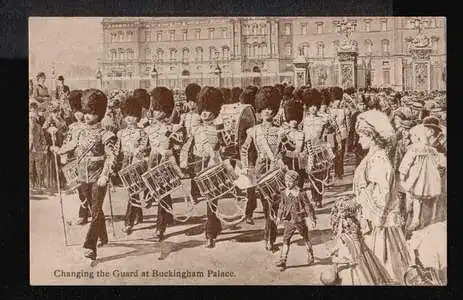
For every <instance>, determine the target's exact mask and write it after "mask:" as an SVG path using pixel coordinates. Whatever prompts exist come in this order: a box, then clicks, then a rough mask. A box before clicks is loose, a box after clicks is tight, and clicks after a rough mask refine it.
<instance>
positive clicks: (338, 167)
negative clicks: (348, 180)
mask: <svg viewBox="0 0 463 300" xmlns="http://www.w3.org/2000/svg"><path fill="white" fill-rule="evenodd" d="M336 146H337V145H336ZM336 148H337V147H336ZM335 151H336V152H334V153H336V155H335V158H334V174H335V175H336V176H337V177H339V178H342V177H343V176H344V154H345V151H346V139H343V140H342V141H341V149H340V150H338V149H335Z"/></svg>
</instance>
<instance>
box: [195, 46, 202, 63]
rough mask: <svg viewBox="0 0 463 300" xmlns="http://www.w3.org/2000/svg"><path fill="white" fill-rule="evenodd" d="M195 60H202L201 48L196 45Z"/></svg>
mask: <svg viewBox="0 0 463 300" xmlns="http://www.w3.org/2000/svg"><path fill="white" fill-rule="evenodd" d="M195 58H196V61H197V62H202V61H203V48H201V47H198V48H196V56H195Z"/></svg>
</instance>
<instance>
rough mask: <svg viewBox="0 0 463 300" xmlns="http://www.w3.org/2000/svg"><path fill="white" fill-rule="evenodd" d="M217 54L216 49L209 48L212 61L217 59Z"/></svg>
mask: <svg viewBox="0 0 463 300" xmlns="http://www.w3.org/2000/svg"><path fill="white" fill-rule="evenodd" d="M216 52H217V50H216V49H215V47H209V60H210V61H214V60H216V59H217V54H216Z"/></svg>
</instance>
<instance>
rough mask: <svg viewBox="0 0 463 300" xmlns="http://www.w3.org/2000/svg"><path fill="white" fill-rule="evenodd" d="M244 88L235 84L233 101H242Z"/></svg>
mask: <svg viewBox="0 0 463 300" xmlns="http://www.w3.org/2000/svg"><path fill="white" fill-rule="evenodd" d="M242 92H243V90H242V89H241V88H240V87H237V86H235V87H234V88H232V89H231V103H238V102H240V96H241V93H242Z"/></svg>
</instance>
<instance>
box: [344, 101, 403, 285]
mask: <svg viewBox="0 0 463 300" xmlns="http://www.w3.org/2000/svg"><path fill="white" fill-rule="evenodd" d="M356 132H357V133H358V134H359V143H360V144H361V146H362V148H364V149H368V153H367V155H366V156H365V157H364V158H363V160H362V161H361V162H360V164H359V165H358V167H357V168H356V169H355V172H354V178H353V192H354V194H355V196H356V201H357V202H358V203H359V204H360V205H361V220H360V221H361V224H362V227H363V232H364V238H365V243H366V245H367V246H368V247H369V248H370V249H371V250H372V251H373V253H374V254H375V255H376V256H377V257H378V258H379V260H380V261H381V262H382V263H383V264H384V266H385V267H386V269H387V271H388V273H389V274H390V275H391V276H392V277H393V278H394V279H395V280H396V281H398V282H399V283H402V284H403V276H404V274H405V272H406V270H407V268H408V266H409V265H410V263H411V254H410V251H409V249H408V247H407V244H406V242H405V237H404V234H403V232H402V230H401V226H402V225H403V218H402V217H401V214H400V203H399V201H398V199H397V197H395V195H394V193H393V191H395V188H394V184H395V180H394V178H395V176H394V175H395V174H394V171H393V168H392V165H391V162H390V160H389V158H388V155H387V150H386V149H387V148H388V147H390V145H391V143H393V141H394V136H395V132H394V129H393V128H392V125H391V123H390V121H389V118H388V116H387V115H386V114H384V113H382V112H380V111H377V110H370V111H367V112H364V113H361V114H360V115H359V116H358V117H357V123H356Z"/></svg>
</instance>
